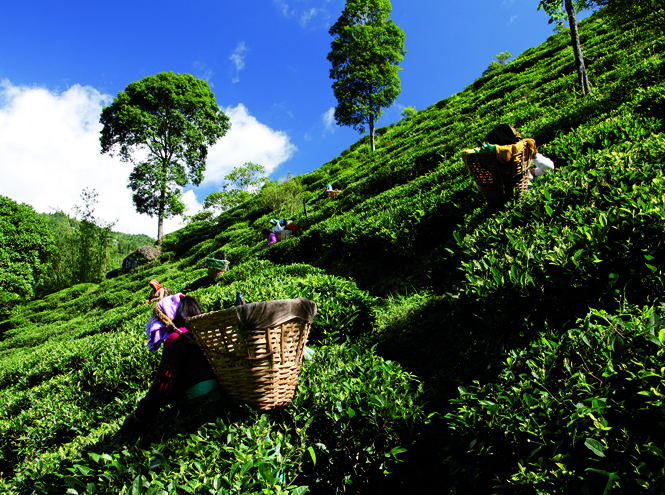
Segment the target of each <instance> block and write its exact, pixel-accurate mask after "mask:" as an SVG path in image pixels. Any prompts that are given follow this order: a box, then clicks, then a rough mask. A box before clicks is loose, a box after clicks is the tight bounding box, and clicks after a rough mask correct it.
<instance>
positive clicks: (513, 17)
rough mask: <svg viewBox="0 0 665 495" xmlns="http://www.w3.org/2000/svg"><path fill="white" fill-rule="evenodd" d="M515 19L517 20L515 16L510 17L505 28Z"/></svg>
mask: <svg viewBox="0 0 665 495" xmlns="http://www.w3.org/2000/svg"><path fill="white" fill-rule="evenodd" d="M515 19H517V16H516V15H511V16H510V20H509V21H508V22H507V23H506V26H509V25H510V24H512V23H513V21H514V20H515Z"/></svg>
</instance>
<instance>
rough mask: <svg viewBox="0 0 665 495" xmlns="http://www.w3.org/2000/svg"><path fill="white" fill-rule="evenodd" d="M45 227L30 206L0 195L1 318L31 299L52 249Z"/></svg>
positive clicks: (51, 237) (50, 237) (48, 233)
mask: <svg viewBox="0 0 665 495" xmlns="http://www.w3.org/2000/svg"><path fill="white" fill-rule="evenodd" d="M53 242H54V241H53V236H52V235H51V233H50V232H49V229H48V225H47V224H46V222H44V220H43V219H42V218H41V217H40V216H39V214H38V213H36V212H35V211H34V210H33V209H32V207H31V206H29V205H26V204H19V203H16V202H15V201H12V200H11V199H9V198H6V197H5V196H0V304H1V305H2V307H0V315H2V314H4V313H5V312H6V311H7V310H9V309H10V307H11V306H10V304H11V303H10V301H14V300H16V299H31V298H32V296H33V293H34V287H35V284H36V283H37V280H39V277H40V276H42V275H43V274H44V273H45V272H46V270H47V269H48V257H49V254H50V253H51V251H52V249H53Z"/></svg>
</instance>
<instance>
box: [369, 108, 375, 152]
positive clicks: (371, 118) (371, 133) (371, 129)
mask: <svg viewBox="0 0 665 495" xmlns="http://www.w3.org/2000/svg"><path fill="white" fill-rule="evenodd" d="M369 140H370V143H371V144H372V151H374V150H376V145H375V144H374V115H370V116H369Z"/></svg>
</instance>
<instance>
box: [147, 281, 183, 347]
mask: <svg viewBox="0 0 665 495" xmlns="http://www.w3.org/2000/svg"><path fill="white" fill-rule="evenodd" d="M182 295H183V294H182V293H178V294H175V295H173V296H170V297H165V298H164V299H162V300H161V301H159V302H158V303H157V307H158V308H159V309H160V310H161V311H162V313H164V314H165V315H166V316H167V317H168V319H169V320H171V321H173V318H175V314H176V311H178V306H179V305H180V297H181V296H182ZM145 332H146V334H147V336H148V350H149V351H156V350H157V349H159V346H160V345H162V342H164V341H165V340H166V339H167V338H168V336H169V335H171V334H172V333H173V332H169V331H168V329H167V328H166V326H165V325H164V324H163V323H162V322H161V321H159V320H158V319H157V317H156V316H154V315H153V316H151V317H150V320H148V324H147V325H146V326H145Z"/></svg>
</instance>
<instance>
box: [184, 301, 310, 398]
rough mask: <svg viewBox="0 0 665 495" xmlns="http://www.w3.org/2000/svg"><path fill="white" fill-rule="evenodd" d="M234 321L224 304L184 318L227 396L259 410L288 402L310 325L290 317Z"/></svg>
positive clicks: (293, 388) (292, 391) (231, 311)
mask: <svg viewBox="0 0 665 495" xmlns="http://www.w3.org/2000/svg"><path fill="white" fill-rule="evenodd" d="M238 323H239V321H238V315H237V313H236V310H235V309H227V310H221V311H213V312H211V313H205V314H202V315H199V316H194V317H192V318H188V319H187V323H186V326H187V330H189V331H190V332H192V334H193V335H194V337H195V339H196V341H197V343H198V344H199V346H200V347H201V348H202V349H203V353H204V354H205V356H206V358H207V359H208V362H209V363H210V365H211V367H212V369H213V371H214V372H215V375H216V376H217V380H219V383H220V384H221V385H222V387H224V389H225V390H226V392H227V393H228V394H229V395H230V396H231V397H233V398H234V399H237V400H239V401H242V402H246V403H247V404H249V405H250V406H252V407H254V408H255V409H258V410H261V411H266V410H269V409H273V408H275V407H280V406H284V405H286V404H289V403H290V402H291V400H292V399H293V394H294V393H295V389H296V383H297V381H298V375H299V374H300V366H301V365H302V358H303V352H304V350H305V344H306V343H307V337H308V335H309V329H310V324H309V323H307V322H305V321H302V320H300V319H295V320H291V321H288V322H286V323H283V324H281V325H278V326H275V327H270V328H261V329H256V330H249V331H244V332H243V331H240V330H239V328H238Z"/></svg>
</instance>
